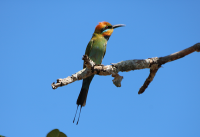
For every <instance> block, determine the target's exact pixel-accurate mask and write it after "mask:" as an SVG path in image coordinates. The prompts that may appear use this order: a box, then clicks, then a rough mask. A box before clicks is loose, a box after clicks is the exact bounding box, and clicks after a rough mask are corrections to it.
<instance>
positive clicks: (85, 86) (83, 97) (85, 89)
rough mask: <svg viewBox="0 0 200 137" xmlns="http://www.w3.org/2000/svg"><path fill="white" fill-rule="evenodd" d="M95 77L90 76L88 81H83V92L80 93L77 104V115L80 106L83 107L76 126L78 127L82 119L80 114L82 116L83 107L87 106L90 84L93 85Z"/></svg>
mask: <svg viewBox="0 0 200 137" xmlns="http://www.w3.org/2000/svg"><path fill="white" fill-rule="evenodd" d="M93 77H94V75H92V76H89V77H87V78H86V79H84V80H83V84H82V88H81V92H80V94H79V96H78V99H77V101H76V104H77V109H76V113H77V110H78V106H79V105H80V106H81V107H80V112H79V117H78V121H77V123H76V125H78V122H79V118H80V114H81V108H82V106H85V104H86V99H87V94H88V90H89V86H90V83H91V81H92V78H93ZM76 113H75V116H74V120H73V123H74V121H75V118H76Z"/></svg>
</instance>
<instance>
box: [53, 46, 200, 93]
mask: <svg viewBox="0 0 200 137" xmlns="http://www.w3.org/2000/svg"><path fill="white" fill-rule="evenodd" d="M194 51H197V52H200V43H197V44H195V45H193V46H191V47H189V48H187V49H184V50H182V51H179V52H176V53H173V54H170V55H168V56H164V57H159V58H158V57H154V58H148V59H143V60H127V61H121V62H118V63H116V64H112V65H107V66H103V65H95V63H94V62H93V61H92V60H90V59H89V58H88V56H86V55H84V56H83V60H84V66H85V67H86V68H84V69H83V70H80V71H79V72H77V73H75V74H73V75H72V76H68V77H67V78H64V79H57V83H52V84H51V86H52V88H53V89H56V88H58V87H61V86H65V85H68V84H70V83H72V82H75V81H76V80H81V79H85V78H87V77H89V76H91V75H94V74H98V75H104V76H107V75H112V77H114V79H113V83H114V84H115V86H117V87H121V81H122V79H123V77H122V76H120V75H119V74H118V72H120V71H121V72H123V71H126V72H128V71H131V70H137V69H144V68H150V74H149V76H148V78H147V79H146V81H145V82H144V84H143V86H142V87H141V88H140V90H139V92H138V94H142V93H143V92H144V91H145V90H146V88H147V87H148V85H149V84H150V83H151V82H152V81H153V79H154V77H155V75H156V73H157V71H158V69H159V68H160V67H161V65H163V64H165V63H168V62H171V61H174V60H177V59H180V58H182V57H184V56H186V55H188V54H190V53H192V52H194Z"/></svg>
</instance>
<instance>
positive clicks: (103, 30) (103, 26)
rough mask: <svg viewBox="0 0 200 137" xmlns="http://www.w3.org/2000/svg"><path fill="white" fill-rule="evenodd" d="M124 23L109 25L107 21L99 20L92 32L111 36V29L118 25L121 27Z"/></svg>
mask: <svg viewBox="0 0 200 137" xmlns="http://www.w3.org/2000/svg"><path fill="white" fill-rule="evenodd" d="M123 26H125V25H124V24H117V25H111V24H110V23H109V22H105V21H103V22H99V24H98V25H97V26H96V28H95V31H94V33H97V34H102V35H103V36H111V34H112V33H113V30H114V29H115V28H118V27H123Z"/></svg>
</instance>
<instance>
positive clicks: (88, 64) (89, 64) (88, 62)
mask: <svg viewBox="0 0 200 137" xmlns="http://www.w3.org/2000/svg"><path fill="white" fill-rule="evenodd" d="M82 60H84V66H86V67H87V68H88V69H91V68H92V67H94V66H95V63H94V62H93V61H92V60H91V59H90V58H89V57H88V56H87V55H83V58H82Z"/></svg>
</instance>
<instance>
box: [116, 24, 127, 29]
mask: <svg viewBox="0 0 200 137" xmlns="http://www.w3.org/2000/svg"><path fill="white" fill-rule="evenodd" d="M124 26H126V25H124V24H117V25H113V29H115V28H118V27H124Z"/></svg>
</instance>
